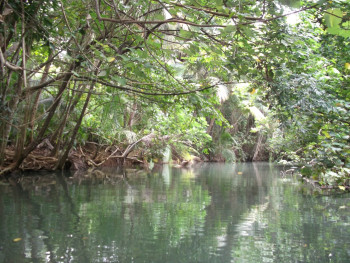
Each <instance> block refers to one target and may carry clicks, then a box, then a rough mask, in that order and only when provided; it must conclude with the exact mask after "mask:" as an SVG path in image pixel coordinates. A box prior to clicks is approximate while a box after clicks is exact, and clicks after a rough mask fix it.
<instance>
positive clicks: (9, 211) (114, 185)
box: [0, 163, 350, 263]
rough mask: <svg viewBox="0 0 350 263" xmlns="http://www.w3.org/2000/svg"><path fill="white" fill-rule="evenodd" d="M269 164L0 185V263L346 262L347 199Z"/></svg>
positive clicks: (349, 252) (43, 177) (40, 177)
mask: <svg viewBox="0 0 350 263" xmlns="http://www.w3.org/2000/svg"><path fill="white" fill-rule="evenodd" d="M281 169H282V168H281V167H278V166H274V165H272V164H269V163H246V164H200V165H197V166H195V167H192V168H190V169H178V168H177V169H176V168H170V167H169V166H163V167H159V168H158V169H156V170H154V171H152V172H150V171H144V170H137V169H122V168H119V169H107V170H102V171H100V170H97V171H90V172H85V173H78V174H73V173H71V172H64V173H63V172H58V173H45V172H41V173H30V174H28V175H27V176H26V177H23V178H18V179H16V181H15V180H13V181H11V182H10V183H8V182H4V181H2V182H0V262H4V263H12V262H14V263H21V262H65V263H66V262H81V263H85V262H122V263H124V262H125V263H129V262H147V263H150V262H162V263H164V262H165V263H166V262H181V263H186V262H203V263H206V262H208V263H209V262H210V263H215V262H225V263H227V262H254V263H255V262H349V261H350V260H349V258H350V194H349V193H345V194H342V193H337V192H334V193H319V192H318V191H314V190H312V189H311V188H310V187H309V186H307V185H304V184H302V183H301V182H300V181H299V180H298V178H295V177H293V176H290V175H288V176H285V177H282V176H281V173H280V171H281Z"/></svg>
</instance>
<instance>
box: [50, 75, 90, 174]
mask: <svg viewBox="0 0 350 263" xmlns="http://www.w3.org/2000/svg"><path fill="white" fill-rule="evenodd" d="M94 86H95V82H93V83H92V84H91V85H90V88H89V93H88V95H87V96H86V100H85V103H84V106H83V109H82V111H81V113H80V117H79V119H78V121H77V123H76V124H75V127H74V130H73V133H72V135H71V139H70V141H69V143H68V145H67V147H66V150H65V151H64V153H63V155H62V156H61V158H60V160H59V162H58V163H57V165H56V169H63V168H64V165H65V163H66V160H67V158H68V155H69V152H70V150H71V149H72V147H73V144H74V141H75V137H76V136H77V133H78V130H79V127H80V125H81V122H82V120H83V118H84V115H85V111H86V109H87V106H88V104H89V101H90V97H91V92H92V90H93V88H94Z"/></svg>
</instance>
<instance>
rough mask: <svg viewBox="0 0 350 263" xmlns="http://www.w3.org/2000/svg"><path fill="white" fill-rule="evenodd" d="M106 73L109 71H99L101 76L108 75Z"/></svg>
mask: <svg viewBox="0 0 350 263" xmlns="http://www.w3.org/2000/svg"><path fill="white" fill-rule="evenodd" d="M106 75H107V71H105V70H102V71H101V72H100V73H98V75H97V76H99V77H104V76H106Z"/></svg>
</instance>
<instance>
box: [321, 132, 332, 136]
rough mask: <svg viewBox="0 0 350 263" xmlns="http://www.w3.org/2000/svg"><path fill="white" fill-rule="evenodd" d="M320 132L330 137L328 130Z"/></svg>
mask: <svg viewBox="0 0 350 263" xmlns="http://www.w3.org/2000/svg"><path fill="white" fill-rule="evenodd" d="M322 133H323V134H324V136H326V138H331V136H330V135H329V133H328V132H326V131H322Z"/></svg>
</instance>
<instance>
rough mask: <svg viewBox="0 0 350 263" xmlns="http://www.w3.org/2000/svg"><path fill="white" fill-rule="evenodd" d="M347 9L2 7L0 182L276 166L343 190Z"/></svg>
mask: <svg viewBox="0 0 350 263" xmlns="http://www.w3.org/2000/svg"><path fill="white" fill-rule="evenodd" d="M349 10H350V1H349V0H345V1H344V0H333V1H325V0H304V1H296V0H257V1H255V0H254V1H253V0H240V1H237V0H133V1H130V0H83V1H72V0H50V1H49V0H2V1H1V2H0V66H1V71H0V85H1V86H0V177H1V176H11V173H12V172H14V171H16V170H42V169H44V170H57V169H78V170H79V169H87V168H89V167H103V166H117V165H127V164H135V163H136V164H142V165H144V166H146V167H148V168H151V167H153V165H154V164H160V163H172V164H173V165H183V166H186V165H189V164H191V163H192V162H198V161H210V162H214V161H215V162H247V161H275V162H280V163H283V164H286V165H296V166H298V167H300V169H299V171H300V173H301V175H302V176H303V177H305V178H309V179H310V180H316V181H317V182H318V184H320V185H321V186H324V187H337V188H339V189H341V190H345V189H348V188H349V184H350V182H349V179H350V132H349V131H350V129H349V125H350V114H349V109H350V11H349Z"/></svg>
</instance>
